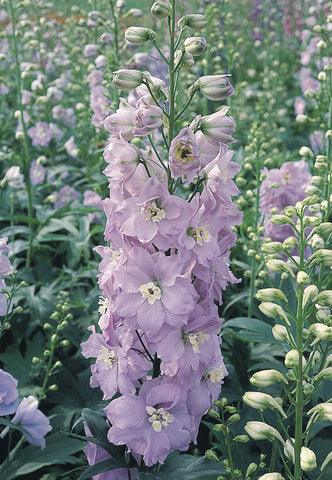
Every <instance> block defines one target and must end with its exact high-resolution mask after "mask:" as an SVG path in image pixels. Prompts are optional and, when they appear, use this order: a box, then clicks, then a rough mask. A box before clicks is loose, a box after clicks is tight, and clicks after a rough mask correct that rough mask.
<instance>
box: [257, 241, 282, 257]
mask: <svg viewBox="0 0 332 480" xmlns="http://www.w3.org/2000/svg"><path fill="white" fill-rule="evenodd" d="M261 250H262V252H263V253H266V254H267V255H270V254H274V253H278V252H282V251H283V250H284V247H283V244H282V243H281V242H266V243H263V244H262V246H261Z"/></svg>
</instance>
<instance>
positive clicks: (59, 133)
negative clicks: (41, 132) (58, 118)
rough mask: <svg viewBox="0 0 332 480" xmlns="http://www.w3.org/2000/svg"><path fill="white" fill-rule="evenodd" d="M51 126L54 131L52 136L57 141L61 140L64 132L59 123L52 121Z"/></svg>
mask: <svg viewBox="0 0 332 480" xmlns="http://www.w3.org/2000/svg"><path fill="white" fill-rule="evenodd" d="M49 127H50V131H51V133H52V138H53V139H54V140H55V141H56V142H59V141H60V140H61V138H62V137H63V135H64V133H63V131H62V130H60V128H59V127H58V125H57V124H56V123H53V122H51V123H50V124H49Z"/></svg>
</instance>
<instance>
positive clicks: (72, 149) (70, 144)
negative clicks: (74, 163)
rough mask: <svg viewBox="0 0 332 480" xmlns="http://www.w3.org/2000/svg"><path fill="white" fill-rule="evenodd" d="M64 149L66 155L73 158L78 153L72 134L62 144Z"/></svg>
mask: <svg viewBox="0 0 332 480" xmlns="http://www.w3.org/2000/svg"><path fill="white" fill-rule="evenodd" d="M64 147H65V149H66V150H67V153H68V155H70V156H71V157H73V158H76V157H77V155H78V149H77V147H76V144H75V137H74V135H72V136H71V137H70V138H69V139H68V140H67V141H66V142H65V144H64Z"/></svg>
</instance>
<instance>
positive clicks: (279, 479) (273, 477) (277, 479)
mask: <svg viewBox="0 0 332 480" xmlns="http://www.w3.org/2000/svg"><path fill="white" fill-rule="evenodd" d="M258 480H285V477H283V476H282V475H281V473H276V472H271V473H265V474H264V475H262V476H261V477H259V479H258Z"/></svg>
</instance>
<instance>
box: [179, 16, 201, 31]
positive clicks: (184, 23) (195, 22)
mask: <svg viewBox="0 0 332 480" xmlns="http://www.w3.org/2000/svg"><path fill="white" fill-rule="evenodd" d="M205 26H206V18H205V17H204V15H201V14H199V13H189V14H188V15H184V16H183V17H181V18H180V20H179V21H178V27H179V28H184V27H189V28H191V29H192V30H195V31H198V30H202V29H203V28H204V27H205Z"/></svg>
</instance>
